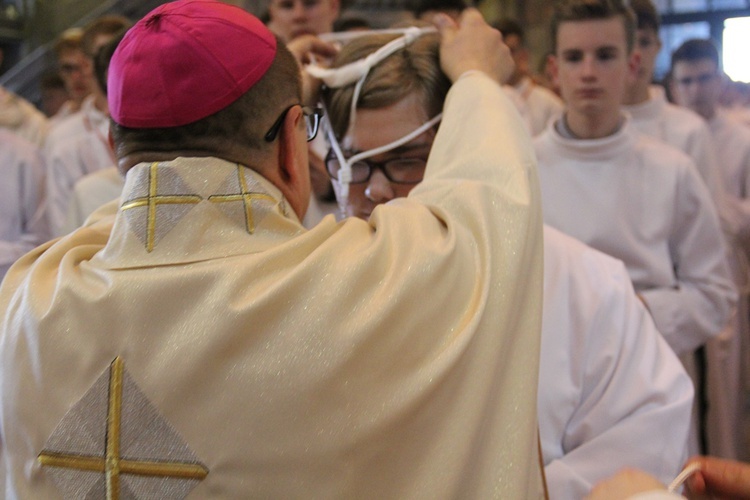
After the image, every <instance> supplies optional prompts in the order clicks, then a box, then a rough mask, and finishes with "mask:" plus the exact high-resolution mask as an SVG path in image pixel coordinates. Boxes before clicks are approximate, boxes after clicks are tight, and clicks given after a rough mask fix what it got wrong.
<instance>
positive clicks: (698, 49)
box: [671, 38, 721, 70]
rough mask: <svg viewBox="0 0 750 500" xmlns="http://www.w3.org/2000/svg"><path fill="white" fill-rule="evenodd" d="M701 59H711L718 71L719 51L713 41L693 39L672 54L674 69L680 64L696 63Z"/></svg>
mask: <svg viewBox="0 0 750 500" xmlns="http://www.w3.org/2000/svg"><path fill="white" fill-rule="evenodd" d="M701 59H709V60H711V62H713V63H714V64H715V65H716V69H717V70H718V69H719V68H720V67H721V66H720V65H719V51H718V50H717V49H716V45H714V43H713V42H712V41H711V40H707V39H699V38H693V39H692V40H688V41H686V42H685V43H683V44H682V45H680V46H679V47H678V48H677V50H675V51H674V52H672V66H671V67H672V69H673V70H674V66H675V64H677V63H678V62H696V61H699V60H701Z"/></svg>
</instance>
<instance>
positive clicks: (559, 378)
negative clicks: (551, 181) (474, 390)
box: [538, 226, 693, 500]
mask: <svg viewBox="0 0 750 500" xmlns="http://www.w3.org/2000/svg"><path fill="white" fill-rule="evenodd" d="M544 245H545V246H544V312H543V320H542V351H541V357H540V368H539V396H538V400H539V403H538V404H539V410H538V414H539V430H540V435H541V441H542V452H543V455H544V464H545V473H546V476H547V486H548V489H549V492H550V498H551V499H552V500H563V499H571V500H578V499H581V498H583V497H584V496H586V495H588V494H589V493H590V490H591V488H592V486H593V485H595V484H596V483H598V482H599V481H601V480H603V479H606V478H607V477H609V476H611V475H613V474H614V473H615V472H617V471H619V470H620V469H622V468H624V467H635V468H638V469H641V470H645V471H646V472H649V473H650V474H652V475H655V476H656V477H657V478H658V479H660V480H661V481H662V482H664V483H665V484H666V483H668V482H669V481H671V480H672V478H673V477H674V476H675V475H677V473H678V472H679V471H680V469H681V468H682V464H683V463H684V461H685V459H686V458H687V436H688V428H689V423H690V410H691V406H692V401H693V386H692V383H691V381H690V378H689V377H688V376H687V373H685V370H684V369H683V367H682V365H681V364H680V362H679V360H678V359H677V357H676V356H675V355H674V353H673V352H672V350H671V349H670V347H669V346H668V345H667V343H666V342H665V341H664V339H663V338H662V337H661V335H660V334H659V332H658V331H657V329H656V326H655V325H654V323H653V320H652V319H651V317H650V316H649V314H648V312H647V311H646V309H645V307H644V306H643V304H642V303H641V302H640V301H639V300H638V298H637V297H636V295H635V293H634V291H633V286H632V284H631V283H630V278H629V276H628V274H627V271H626V270H625V267H624V265H623V264H622V262H620V261H618V260H615V259H613V258H611V257H609V256H607V255H605V254H602V253H600V252H598V251H596V250H594V249H592V248H590V247H587V246H586V245H583V244H582V243H580V242H579V241H577V240H574V239H573V238H570V237H568V236H566V235H564V234H562V233H560V232H558V231H556V230H554V229H552V228H550V227H548V226H546V227H545V231H544Z"/></svg>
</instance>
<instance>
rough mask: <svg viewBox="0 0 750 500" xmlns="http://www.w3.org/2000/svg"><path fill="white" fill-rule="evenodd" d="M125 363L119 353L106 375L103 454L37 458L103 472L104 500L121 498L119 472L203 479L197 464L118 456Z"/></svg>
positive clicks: (204, 471) (49, 463)
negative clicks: (107, 386)
mask: <svg viewBox="0 0 750 500" xmlns="http://www.w3.org/2000/svg"><path fill="white" fill-rule="evenodd" d="M124 371H125V366H124V363H123V361H122V358H120V357H119V356H118V357H116V358H115V360H114V361H112V364H111V365H110V372H109V373H110V375H109V377H110V378H109V402H108V411H107V444H106V456H105V457H104V458H101V457H89V456H82V455H74V454H64V453H56V452H42V453H40V454H39V456H38V457H37V461H38V462H39V464H40V465H42V466H43V467H45V466H46V467H62V468H66V469H77V470H85V471H92V472H102V473H104V474H105V478H106V481H107V500H119V498H120V474H133V475H139V476H152V477H174V478H179V479H197V480H201V479H204V478H205V477H206V476H207V475H208V469H206V468H205V467H203V466H202V465H200V464H191V463H181V462H153V461H147V460H128V459H123V458H122V457H120V431H121V428H120V422H121V420H122V381H123V374H124Z"/></svg>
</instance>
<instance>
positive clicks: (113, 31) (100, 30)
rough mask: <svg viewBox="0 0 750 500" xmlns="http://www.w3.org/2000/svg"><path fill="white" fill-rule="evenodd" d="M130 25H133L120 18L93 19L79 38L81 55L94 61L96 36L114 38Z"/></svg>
mask: <svg viewBox="0 0 750 500" xmlns="http://www.w3.org/2000/svg"><path fill="white" fill-rule="evenodd" d="M132 25H133V23H131V22H130V20H129V19H128V18H126V17H122V16H102V17H99V18H97V19H94V20H93V21H91V22H90V23H89V24H87V25H86V26H85V27H84V28H83V35H82V36H81V48H82V49H83V53H84V54H86V55H87V56H89V57H90V58H91V59H94V58H95V57H96V52H95V50H96V49H95V48H94V41H95V40H96V37H97V36H99V35H108V36H112V37H115V36H117V35H119V34H120V33H121V32H122V31H124V30H127V29H128V28H130V27H131V26H132Z"/></svg>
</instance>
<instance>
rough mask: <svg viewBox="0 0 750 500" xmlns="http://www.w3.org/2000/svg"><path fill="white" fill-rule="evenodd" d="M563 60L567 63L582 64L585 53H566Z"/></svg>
mask: <svg viewBox="0 0 750 500" xmlns="http://www.w3.org/2000/svg"><path fill="white" fill-rule="evenodd" d="M563 59H564V60H565V61H567V62H580V61H582V60H583V53H581V52H566V53H565V54H563Z"/></svg>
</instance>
